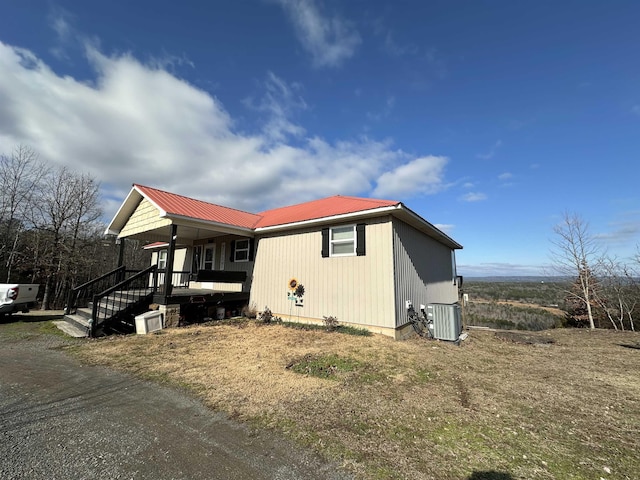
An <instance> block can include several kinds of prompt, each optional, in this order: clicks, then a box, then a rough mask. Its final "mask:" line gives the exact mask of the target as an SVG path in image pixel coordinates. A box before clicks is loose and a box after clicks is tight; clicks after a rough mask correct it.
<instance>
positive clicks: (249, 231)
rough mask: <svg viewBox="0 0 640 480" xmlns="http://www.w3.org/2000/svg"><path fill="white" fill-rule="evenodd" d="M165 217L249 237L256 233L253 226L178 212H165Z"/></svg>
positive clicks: (172, 220) (174, 221) (180, 222)
mask: <svg viewBox="0 0 640 480" xmlns="http://www.w3.org/2000/svg"><path fill="white" fill-rule="evenodd" d="M161 216H162V217H163V218H167V219H169V220H171V222H172V223H176V224H178V225H180V224H186V223H191V224H194V225H195V224H197V225H204V226H207V227H213V228H212V229H213V230H216V231H220V232H224V233H231V234H234V233H240V234H244V235H245V236H247V237H252V236H253V234H254V230H253V228H251V227H241V226H239V225H233V224H230V223H222V222H214V221H212V220H205V219H202V218H196V217H189V216H187V215H179V214H177V213H165V214H164V215H161Z"/></svg>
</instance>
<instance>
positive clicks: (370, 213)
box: [255, 204, 400, 233]
mask: <svg viewBox="0 0 640 480" xmlns="http://www.w3.org/2000/svg"><path fill="white" fill-rule="evenodd" d="M399 205H400V204H398V205H392V206H389V207H378V208H373V209H371V210H361V211H359V212H351V213H343V214H340V215H331V216H328V217H320V218H313V219H311V220H302V221H299V222H290V223H283V224H280V225H270V226H267V227H258V228H256V229H255V232H256V233H269V232H279V231H282V230H291V229H295V228H304V227H312V226H314V225H319V224H324V223H336V222H342V221H346V220H354V219H357V218H368V217H377V216H381V215H388V214H391V213H392V212H393V211H394V210H395V209H397V208H398V206H399Z"/></svg>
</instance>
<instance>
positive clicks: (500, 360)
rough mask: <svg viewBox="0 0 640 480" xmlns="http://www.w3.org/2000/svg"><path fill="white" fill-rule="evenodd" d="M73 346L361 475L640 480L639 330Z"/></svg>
mask: <svg viewBox="0 0 640 480" xmlns="http://www.w3.org/2000/svg"><path fill="white" fill-rule="evenodd" d="M535 337H537V339H536V338H535ZM78 345H79V346H76V347H74V351H75V353H76V354H78V355H79V356H80V357H81V358H82V359H83V361H84V362H88V363H94V364H106V365H110V366H113V367H115V368H119V369H123V370H126V371H129V372H135V373H136V374H138V375H141V376H143V377H145V378H152V379H156V380H158V381H161V382H166V383H169V384H172V385H178V386H181V387H184V388H188V389H190V390H192V391H193V392H195V393H196V394H197V395H199V396H200V397H202V398H203V399H204V401H205V402H206V404H208V405H209V406H210V407H212V408H214V409H217V410H221V411H225V412H228V413H229V414H230V415H232V416H233V417H236V418H239V419H242V420H245V421H247V422H250V423H251V424H252V425H253V426H257V427H266V428H270V429H274V430H276V431H279V432H284V433H285V434H286V435H288V436H289V437H290V438H293V439H295V440H296V441H298V442H301V443H302V444H304V445H308V446H311V447H313V448H314V449H316V450H317V451H319V452H321V453H322V454H324V455H325V456H326V457H328V458H329V459H331V460H337V461H338V462H340V463H341V464H342V465H343V466H344V467H345V468H346V469H348V470H350V471H352V472H354V473H355V474H356V475H357V476H358V477H359V478H367V479H368V478H372V479H381V478H406V479H462V478H464V479H475V480H477V479H483V478H485V479H515V478H523V479H533V478H535V479H545V478H549V479H552V478H585V479H587V478H589V479H592V478H595V479H600V478H604V479H606V480H610V479H632V478H638V474H639V472H640V456H638V451H640V350H639V349H638V348H637V346H638V345H640V334H637V333H620V332H612V331H595V332H589V331H585V330H551V331H546V332H539V333H533V332H528V333H527V335H526V337H517V336H515V337H509V338H504V337H503V338H499V337H497V336H496V334H495V333H493V332H481V331H473V332H470V335H469V338H468V339H467V340H466V341H465V342H463V343H462V345H461V346H460V347H456V346H454V345H452V344H448V343H445V342H436V341H427V340H423V339H418V338H416V339H413V340H408V341H403V342H396V341H393V340H391V339H389V338H386V337H383V336H371V337H358V336H351V335H345V334H341V333H327V332H324V331H301V330H295V329H291V328H287V327H285V326H282V325H260V324H256V323H255V322H239V323H236V324H233V323H227V324H209V325H198V326H192V327H188V328H181V329H174V330H165V331H163V332H161V333H160V334H154V335H146V336H127V337H108V338H103V339H98V340H91V341H88V342H85V343H81V344H78Z"/></svg>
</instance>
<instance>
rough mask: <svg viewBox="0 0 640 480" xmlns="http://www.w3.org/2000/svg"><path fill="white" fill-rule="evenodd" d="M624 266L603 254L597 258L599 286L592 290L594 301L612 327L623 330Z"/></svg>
mask: <svg viewBox="0 0 640 480" xmlns="http://www.w3.org/2000/svg"><path fill="white" fill-rule="evenodd" d="M624 269H625V266H624V265H622V264H621V263H620V262H619V261H618V260H617V259H616V258H612V257H609V256H608V255H605V256H604V257H603V258H601V259H599V260H598V264H597V272H598V277H599V285H600V288H599V289H598V290H597V291H595V292H593V293H594V297H595V299H596V302H597V303H598V305H599V306H600V308H601V309H602V311H603V312H604V313H605V315H606V316H607V318H608V319H609V321H610V322H611V324H612V325H613V328H614V329H615V330H618V325H619V326H620V330H624V317H625V313H626V308H625V303H626V301H627V298H626V289H625V279H624V274H623V273H622V272H623V271H624Z"/></svg>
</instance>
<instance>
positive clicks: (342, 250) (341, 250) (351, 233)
mask: <svg viewBox="0 0 640 480" xmlns="http://www.w3.org/2000/svg"><path fill="white" fill-rule="evenodd" d="M355 254H356V226H355V225H347V226H346V227H333V228H331V229H330V233H329V255H330V256H331V257H340V256H347V255H355Z"/></svg>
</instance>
